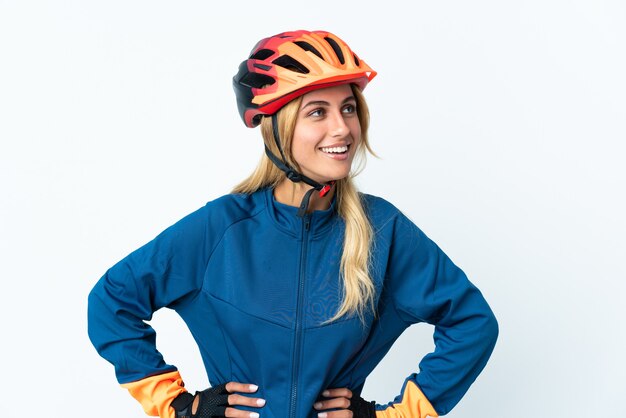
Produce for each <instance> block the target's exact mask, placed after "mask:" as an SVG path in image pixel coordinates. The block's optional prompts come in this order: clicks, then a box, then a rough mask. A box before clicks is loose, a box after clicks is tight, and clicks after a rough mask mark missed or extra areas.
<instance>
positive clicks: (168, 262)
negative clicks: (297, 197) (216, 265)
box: [88, 208, 210, 417]
mask: <svg viewBox="0 0 626 418" xmlns="http://www.w3.org/2000/svg"><path fill="white" fill-rule="evenodd" d="M207 216H208V215H207V211H206V209H205V208H202V209H200V210H198V211H196V212H194V213H192V214H191V215H188V216H187V217H185V218H183V219H182V220H181V221H179V222H177V223H176V224H175V225H173V226H171V227H170V228H168V229H166V230H165V231H164V232H162V233H161V234H160V235H159V236H157V237H156V238H155V239H154V240H152V241H151V242H149V243H147V244H146V245H144V246H142V247H141V248H139V249H138V250H136V251H134V252H132V253H131V254H129V255H128V256H127V257H125V258H124V259H123V260H121V261H120V262H118V263H117V264H115V265H114V266H113V267H112V268H111V269H109V270H108V271H107V272H106V273H105V274H104V276H103V277H102V278H101V279H100V280H99V281H98V283H97V284H96V285H95V286H94V288H93V289H92V291H91V293H90V294H89V305H88V332H89V337H90V339H91V341H92V343H93V344H94V346H95V348H96V350H97V351H98V352H99V354H100V355H101V356H102V357H104V358H105V359H106V360H108V361H109V362H110V363H112V364H113V365H114V366H115V373H116V376H117V380H118V382H119V383H120V384H121V385H122V386H123V387H125V388H126V389H128V390H129V391H130V393H131V394H132V395H133V396H134V397H135V398H136V399H138V400H139V401H140V402H141V404H142V406H143V407H144V410H145V411H146V413H148V414H150V415H160V416H162V417H164V416H173V415H172V413H173V411H172V410H171V408H169V403H170V402H171V400H172V399H174V398H175V397H176V396H177V395H179V394H180V393H181V392H184V391H185V389H184V387H183V382H182V379H181V378H180V375H179V374H178V371H177V370H176V367H174V366H172V365H168V364H166V363H165V361H164V360H163V357H162V355H161V354H160V353H159V352H158V350H157V349H156V345H155V337H156V334H155V331H154V329H153V328H152V327H150V325H148V324H147V323H146V322H145V321H148V320H150V319H151V318H152V314H153V313H154V312H155V311H156V310H158V309H160V308H161V307H164V306H168V307H175V306H176V305H177V304H180V303H184V302H185V301H186V300H189V299H190V298H191V297H193V295H194V294H195V293H196V292H198V291H199V289H200V288H201V286H202V280H203V275H204V270H205V266H206V259H207V257H208V254H209V251H210V248H208V243H207V233H206V232H207Z"/></svg>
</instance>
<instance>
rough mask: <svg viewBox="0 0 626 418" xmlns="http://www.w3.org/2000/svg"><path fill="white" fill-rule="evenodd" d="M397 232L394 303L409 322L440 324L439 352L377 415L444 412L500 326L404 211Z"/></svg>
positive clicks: (473, 376) (474, 290) (392, 276)
mask: <svg viewBox="0 0 626 418" xmlns="http://www.w3.org/2000/svg"><path fill="white" fill-rule="evenodd" d="M394 232H395V233H394V241H393V242H392V248H391V254H390V262H389V270H388V274H387V277H388V280H389V291H390V299H391V301H392V305H393V306H394V308H395V310H396V312H397V314H398V316H399V317H400V318H401V320H403V321H404V322H406V323H407V324H414V323H417V322H427V323H429V324H432V325H434V326H435V331H434V342H435V350H434V352H432V353H430V354H428V355H426V356H425V357H424V358H423V359H422V361H421V362H420V364H419V368H420V371H419V373H414V374H411V375H410V376H408V377H407V378H406V380H405V382H404V384H403V386H402V390H401V393H400V395H398V396H397V397H396V399H395V400H394V401H393V402H390V403H389V404H387V405H377V406H376V415H377V417H379V418H382V417H384V418H391V417H425V416H427V415H431V416H436V414H441V415H443V414H446V413H448V412H449V411H450V410H451V409H452V408H453V407H454V406H455V405H456V404H457V403H458V402H459V400H460V399H461V398H462V397H463V395H464V394H465V392H466V391H467V390H468V389H469V387H470V385H471V384H472V383H473V382H474V380H475V379H476V377H477V376H478V374H479V373H480V372H481V371H482V369H483V368H484V366H485V364H486V363H487V360H488V359H489V357H490V355H491V352H492V351H493V348H494V346H495V342H496V339H497V335H498V324H497V321H496V319H495V316H494V315H493V312H492V311H491V309H490V308H489V305H488V304H487V302H486V301H485V299H484V298H483V296H482V294H481V293H480V291H479V290H478V289H477V288H476V287H475V286H474V285H473V284H472V283H471V282H470V281H469V280H468V279H467V277H466V275H465V274H464V273H463V271H462V270H461V269H459V268H458V267H457V266H456V265H454V263H453V262H452V261H451V260H450V259H449V258H448V257H447V256H446V255H445V254H444V253H443V251H442V250H441V249H440V248H439V247H438V246H437V245H436V244H435V243H434V242H433V241H432V240H430V239H429V238H428V237H427V236H426V235H425V234H424V233H423V232H422V231H421V230H420V229H419V228H418V227H417V226H415V224H413V223H412V222H411V221H410V220H409V219H408V218H406V217H405V216H404V215H403V214H401V213H400V214H398V219H397V222H396V224H395V231H394Z"/></svg>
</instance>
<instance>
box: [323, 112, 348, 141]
mask: <svg viewBox="0 0 626 418" xmlns="http://www.w3.org/2000/svg"><path fill="white" fill-rule="evenodd" d="M329 119H330V121H329V122H330V126H329V129H328V131H329V134H330V136H332V137H343V136H346V135H347V134H348V132H349V130H350V129H349V128H348V125H347V124H346V121H345V119H344V115H343V113H342V112H341V111H337V112H332V116H331V117H330V118H329Z"/></svg>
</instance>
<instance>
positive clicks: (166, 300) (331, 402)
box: [89, 31, 497, 418]
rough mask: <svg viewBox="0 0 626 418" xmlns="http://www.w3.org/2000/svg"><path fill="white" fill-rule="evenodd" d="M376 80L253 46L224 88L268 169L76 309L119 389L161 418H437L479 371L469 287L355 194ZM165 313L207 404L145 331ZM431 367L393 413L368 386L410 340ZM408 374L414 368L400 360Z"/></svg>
mask: <svg viewBox="0 0 626 418" xmlns="http://www.w3.org/2000/svg"><path fill="white" fill-rule="evenodd" d="M375 75H376V73H375V72H374V71H373V70H372V69H371V68H370V67H369V66H368V65H367V64H365V62H363V61H362V60H360V59H359V58H358V56H357V55H356V54H355V53H354V52H353V51H351V50H350V48H349V47H348V46H347V45H346V44H345V43H344V42H343V41H342V40H341V39H339V38H338V37H337V36H335V35H333V34H331V33H328V32H321V31H316V32H308V31H296V32H286V33H281V34H278V35H275V36H272V37H269V38H266V39H264V40H262V41H261V42H259V43H258V44H257V45H256V46H255V48H254V49H253V51H252V53H251V55H250V57H249V58H248V59H247V60H245V61H244V62H243V63H242V64H241V65H240V67H239V72H238V74H237V75H236V76H235V77H234V79H233V83H234V87H235V92H236V96H237V103H238V106H239V111H240V114H241V116H242V118H243V120H244V123H245V124H246V125H247V126H248V127H255V126H257V125H259V124H260V126H261V133H262V135H263V139H264V141H265V148H266V156H263V158H262V161H261V163H260V164H259V166H258V167H257V169H256V170H255V171H254V173H253V174H252V175H251V176H250V177H249V178H248V179H246V180H245V181H244V182H242V183H241V184H239V185H238V186H237V187H236V188H235V189H234V191H233V193H231V194H229V195H226V196H223V197H221V198H219V199H217V200H214V201H212V202H209V203H207V205H206V206H204V207H203V208H201V209H199V210H197V211H196V212H194V213H192V214H190V215H188V216H186V217H185V218H183V219H182V220H181V221H179V222H178V223H176V224H175V225H173V226H171V227H170V228H168V229H167V230H165V231H164V232H162V233H161V234H160V235H159V236H157V237H156V238H155V239H154V240H153V241H151V242H149V243H148V244H146V245H145V246H143V247H141V248H139V249H138V250H136V251H135V252H133V253H131V254H130V255H128V256H127V257H126V258H124V259H123V260H122V261H120V262H119V263H118V264H116V265H115V266H113V267H112V268H111V269H110V270H109V271H107V273H106V274H105V275H104V276H103V277H102V278H101V279H100V281H99V282H98V283H97V284H96V286H95V287H94V289H93V290H92V292H91V294H90V298H89V334H90V337H91V339H92V341H93V343H94V345H95V346H96V348H97V350H98V351H99V352H100V354H101V355H102V356H103V357H105V358H106V359H107V360H109V361H110V362H111V363H113V364H114V365H115V368H116V374H117V378H118V381H119V382H120V383H121V384H122V386H123V387H125V388H127V389H128V390H129V391H130V393H131V394H132V395H133V396H134V397H135V398H137V399H138V400H139V401H140V402H141V403H142V405H143V407H144V410H145V411H146V413H148V414H150V415H160V416H161V417H175V416H176V417H182V416H185V417H188V416H191V417H212V416H226V417H257V416H262V417H280V418H284V417H315V416H319V417H327V418H341V417H368V418H369V417H426V416H437V415H438V414H445V413H447V412H448V411H450V409H452V407H453V406H454V405H455V404H456V403H457V402H458V401H459V400H460V399H461V397H462V396H463V395H464V394H465V392H466V391H467V389H468V388H469V386H470V385H471V383H472V382H473V381H474V380H475V378H476V377H477V375H478V374H479V373H480V371H481V370H482V368H483V367H484V365H485V364H486V362H487V359H488V358H489V356H490V354H491V351H492V349H493V347H494V345H495V340H496V336H497V323H496V320H495V318H494V316H493V314H492V312H491V310H490V309H489V306H488V305H487V303H486V302H485V300H484V298H483V297H482V295H481V293H480V291H479V290H478V289H477V288H476V287H474V286H473V285H472V284H471V283H470V282H469V281H468V280H467V277H466V276H465V274H464V273H463V272H462V271H461V270H460V269H459V268H458V267H456V266H455V265H454V264H453V263H452V262H451V261H450V259H449V258H448V257H447V256H446V255H445V254H444V253H443V252H442V251H441V250H440V249H439V248H438V247H437V245H436V244H434V243H433V242H432V241H431V240H430V239H429V238H428V237H427V236H426V235H425V234H424V233H423V232H422V231H421V230H419V229H418V228H417V227H416V226H415V225H414V224H413V223H412V222H411V221H410V220H409V219H408V218H407V217H406V216H404V215H403V214H402V212H400V211H399V210H398V209H396V208H395V207H394V206H393V205H391V204H390V203H388V202H386V201H385V200H383V199H381V198H377V197H374V196H371V195H366V194H360V193H357V191H356V189H355V187H354V184H353V182H352V179H351V177H352V176H353V175H354V173H353V168H352V161H353V159H354V157H355V155H357V154H359V155H364V154H365V151H370V152H371V150H370V147H369V144H368V139H367V128H368V123H369V121H368V120H369V115H368V110H367V105H366V103H365V100H364V98H363V95H362V94H361V91H362V90H363V88H365V86H366V85H367V83H368V82H369V81H371V80H372V78H373V77H374V76H375ZM161 307H169V308H171V309H174V310H176V311H177V312H178V313H179V314H180V315H181V317H182V318H183V319H184V320H185V322H186V324H187V326H188V327H189V329H190V331H191V333H192V335H193V336H194V338H195V340H196V341H197V343H198V346H199V348H200V352H201V354H202V358H203V361H204V364H205V367H206V369H207V373H208V376H209V380H210V382H211V384H212V385H213V387H212V388H210V389H207V390H205V391H202V392H196V395H191V394H190V393H188V392H187V391H186V389H185V388H184V387H183V381H182V378H181V376H180V374H179V373H178V371H177V369H176V368H175V367H174V366H171V365H168V364H166V363H165V362H164V360H163V358H162V356H161V354H160V353H159V352H158V351H157V350H156V347H155V332H154V330H153V329H152V328H151V327H150V326H149V325H147V324H146V323H145V322H144V321H145V320H148V319H150V318H151V316H152V313H153V312H154V311H156V310H157V309H159V308H161ZM417 322H428V323H431V324H434V325H435V331H434V339H435V345H436V347H435V351H434V352H433V353H430V354H428V355H427V356H425V357H424V359H423V360H422V361H421V363H420V372H419V373H413V374H411V375H409V376H408V377H407V378H406V380H405V381H404V384H403V385H402V388H401V390H400V394H399V395H398V396H397V397H396V399H394V400H393V401H392V402H389V403H388V404H376V403H375V402H374V401H371V402H368V401H365V400H364V399H362V398H361V397H360V396H359V394H360V393H361V391H362V388H363V385H364V383H365V379H366V377H367V376H368V375H369V373H370V372H371V371H372V370H373V369H374V367H375V366H376V365H377V364H378V363H379V362H380V360H381V359H382V358H383V357H384V355H385V354H386V352H387V351H388V350H389V348H390V347H391V345H392V344H393V342H394V341H395V340H396V339H397V338H398V337H399V336H400V334H401V333H402V332H403V331H404V330H405V329H406V328H407V327H408V326H409V325H411V324H413V323H417ZM407 363H409V364H414V359H407Z"/></svg>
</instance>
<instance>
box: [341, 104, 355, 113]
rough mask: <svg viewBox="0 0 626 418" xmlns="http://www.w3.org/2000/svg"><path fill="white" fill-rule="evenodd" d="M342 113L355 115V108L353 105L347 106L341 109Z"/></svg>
mask: <svg viewBox="0 0 626 418" xmlns="http://www.w3.org/2000/svg"><path fill="white" fill-rule="evenodd" d="M342 110H343V113H355V112H356V106H355V105H353V104H347V105H345V106H344V107H343V109H342Z"/></svg>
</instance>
